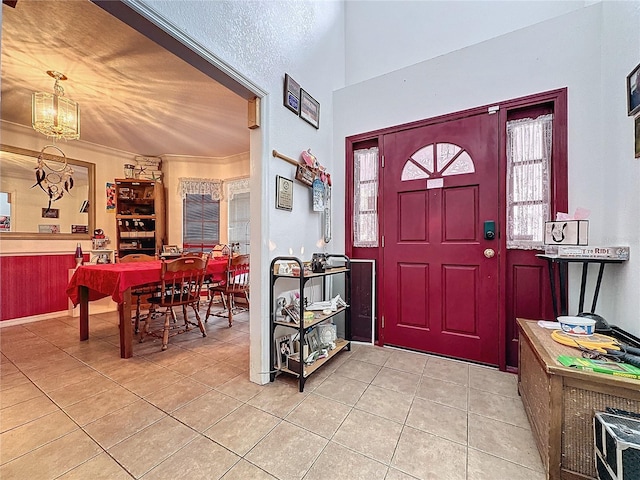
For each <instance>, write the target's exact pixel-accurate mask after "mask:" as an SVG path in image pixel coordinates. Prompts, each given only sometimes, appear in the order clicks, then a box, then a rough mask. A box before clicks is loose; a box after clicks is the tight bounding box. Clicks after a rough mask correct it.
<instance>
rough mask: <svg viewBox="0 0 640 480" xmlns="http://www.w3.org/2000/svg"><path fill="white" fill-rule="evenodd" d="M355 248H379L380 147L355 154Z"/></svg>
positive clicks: (356, 151) (358, 151)
mask: <svg viewBox="0 0 640 480" xmlns="http://www.w3.org/2000/svg"><path fill="white" fill-rule="evenodd" d="M353 172H354V173H353V191H354V198H353V246H354V247H377V246H378V147H372V148H366V149H360V150H355V151H354V152H353Z"/></svg>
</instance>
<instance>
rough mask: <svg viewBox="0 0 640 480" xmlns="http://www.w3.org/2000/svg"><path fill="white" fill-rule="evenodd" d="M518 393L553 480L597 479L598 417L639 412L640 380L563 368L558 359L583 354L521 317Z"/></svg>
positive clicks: (519, 320)
mask: <svg viewBox="0 0 640 480" xmlns="http://www.w3.org/2000/svg"><path fill="white" fill-rule="evenodd" d="M517 322H518V329H519V333H520V341H519V349H520V355H519V361H518V392H519V393H520V395H521V397H522V403H523V405H524V409H525V411H526V413H527V417H528V418H529V423H530V424H531V430H532V432H533V436H534V438H535V441H536V444H537V446H538V451H539V452H540V456H541V458H542V462H543V464H544V466H545V469H546V474H547V478H548V479H550V480H557V479H564V480H578V479H583V480H584V479H596V478H597V472H596V469H595V465H594V459H593V451H594V444H593V424H592V422H593V416H594V413H595V412H597V411H604V410H605V409H606V408H607V407H614V408H619V409H621V410H626V411H630V412H636V413H640V381H639V380H632V379H628V378H623V377H614V376H612V375H606V374H601V373H592V372H586V371H581V370H577V369H573V368H569V367H564V366H562V365H561V364H560V363H558V361H557V360H556V358H557V357H558V355H572V356H579V355H580V352H579V350H577V349H574V348H571V347H567V346H564V345H560V344H559V343H556V342H555V341H553V339H552V338H551V330H547V329H543V328H541V327H539V326H538V325H537V323H536V322H535V321H527V320H523V319H518V320H517Z"/></svg>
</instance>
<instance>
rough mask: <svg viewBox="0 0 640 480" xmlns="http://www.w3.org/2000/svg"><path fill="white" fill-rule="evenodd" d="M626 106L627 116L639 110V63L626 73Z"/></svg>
mask: <svg viewBox="0 0 640 480" xmlns="http://www.w3.org/2000/svg"><path fill="white" fill-rule="evenodd" d="M627 106H628V112H629V113H628V114H629V116H633V115H635V114H636V113H638V112H640V64H638V65H637V66H636V68H634V69H633V70H632V71H631V73H630V74H629V75H627Z"/></svg>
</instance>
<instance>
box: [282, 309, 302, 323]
mask: <svg viewBox="0 0 640 480" xmlns="http://www.w3.org/2000/svg"><path fill="white" fill-rule="evenodd" d="M282 313H283V314H284V315H285V316H286V317H289V318H290V319H291V320H290V321H292V322H293V323H295V324H299V323H300V310H298V308H297V307H296V306H295V305H285V306H284V307H282Z"/></svg>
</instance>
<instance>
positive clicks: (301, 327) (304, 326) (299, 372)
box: [269, 254, 351, 392]
mask: <svg viewBox="0 0 640 480" xmlns="http://www.w3.org/2000/svg"><path fill="white" fill-rule="evenodd" d="M326 259H327V264H328V265H330V264H332V263H333V262H332V260H336V261H337V262H338V263H340V264H341V265H339V266H328V267H326V268H325V271H324V272H319V273H309V272H305V270H304V263H303V262H302V261H301V260H300V259H299V258H297V257H276V258H274V259H273V260H272V261H271V268H270V305H271V307H270V314H269V319H270V328H269V332H270V339H269V340H270V341H269V345H270V352H271V355H270V359H271V365H272V373H271V381H272V382H273V381H274V380H275V378H276V376H277V375H278V374H280V373H287V374H290V375H295V376H296V377H298V380H299V385H300V391H301V392H302V391H304V384H305V381H306V379H307V378H308V377H309V376H310V375H311V374H312V373H313V372H315V371H316V370H318V369H319V368H321V367H322V366H323V365H324V364H325V363H327V362H328V361H329V360H331V358H333V357H334V356H335V355H336V354H338V353H339V352H341V351H342V350H344V349H347V350H350V349H351V341H350V340H351V308H350V306H349V305H350V304H351V261H350V259H349V257H347V256H346V255H341V254H327V255H326ZM281 263H289V264H294V263H295V264H297V266H298V268H299V274H294V273H290V272H287V273H279V272H278V273H276V266H277V265H279V264H281ZM335 275H344V278H345V298H344V301H345V303H347V306H346V307H344V306H343V307H339V308H337V309H336V311H333V312H331V313H328V314H325V313H321V312H319V311H315V313H314V318H313V319H308V320H305V319H304V313H305V304H304V291H305V286H306V285H307V282H308V281H310V280H313V279H320V280H321V282H322V287H321V290H322V298H323V300H327V299H328V293H329V288H328V287H327V279H328V278H329V277H332V276H335ZM280 279H289V280H292V279H293V280H297V281H298V287H297V290H298V292H299V293H300V300H301V301H300V307H299V311H298V313H299V318H300V322H299V323H294V322H290V321H287V320H285V319H282V320H281V319H278V318H277V317H276V306H275V301H276V298H275V295H274V290H275V285H276V283H277V282H278V280H280ZM341 314H344V337H345V338H338V339H336V341H335V345H336V348H334V349H333V350H330V351H328V357H325V358H320V359H317V360H316V361H314V362H313V363H311V364H309V365H307V364H305V362H304V360H305V359H304V358H303V352H304V345H305V344H306V343H307V335H308V333H309V332H310V331H311V330H312V329H313V328H314V327H316V326H318V325H320V324H322V323H328V322H329V321H331V319H332V318H334V317H336V316H338V315H341ZM277 326H283V327H289V328H294V329H296V330H297V331H298V338H299V345H300V351H299V352H298V354H299V359H300V361H299V362H297V365H294V366H290V365H289V364H287V365H280V366H278V362H277V358H278V357H277V355H279V352H276V349H275V337H274V331H275V329H276V327H277ZM308 353H312V352H308Z"/></svg>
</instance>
